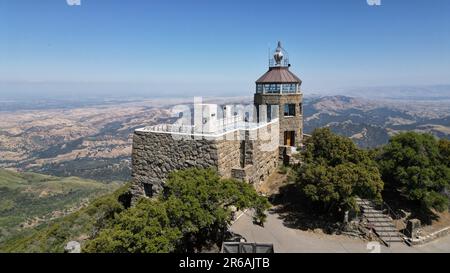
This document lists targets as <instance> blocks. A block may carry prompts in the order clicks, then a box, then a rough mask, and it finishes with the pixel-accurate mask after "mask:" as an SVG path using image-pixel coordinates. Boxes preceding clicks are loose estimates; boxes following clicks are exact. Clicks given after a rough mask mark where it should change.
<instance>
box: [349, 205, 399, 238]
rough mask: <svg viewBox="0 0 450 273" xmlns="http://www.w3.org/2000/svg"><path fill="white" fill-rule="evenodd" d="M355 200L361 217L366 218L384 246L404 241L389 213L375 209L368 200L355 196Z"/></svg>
mask: <svg viewBox="0 0 450 273" xmlns="http://www.w3.org/2000/svg"><path fill="white" fill-rule="evenodd" d="M356 202H357V204H358V206H359V207H360V209H361V212H362V215H363V217H364V218H366V219H367V221H368V223H369V224H370V225H371V227H372V228H373V230H374V232H375V234H376V235H377V236H378V237H379V238H380V239H381V241H383V242H384V243H385V244H386V246H390V245H391V244H392V243H405V240H404V237H403V235H402V234H401V233H400V232H399V231H398V229H397V227H396V226H395V224H394V222H393V220H392V218H391V217H390V216H389V215H387V214H384V213H383V211H381V210H377V209H375V206H374V205H373V203H372V202H371V201H369V200H366V199H360V198H357V199H356Z"/></svg>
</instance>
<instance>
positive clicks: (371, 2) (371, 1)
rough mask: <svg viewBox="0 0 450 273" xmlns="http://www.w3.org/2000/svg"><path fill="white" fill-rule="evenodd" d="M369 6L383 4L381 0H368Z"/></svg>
mask: <svg viewBox="0 0 450 273" xmlns="http://www.w3.org/2000/svg"><path fill="white" fill-rule="evenodd" d="M366 2H367V5H369V6H381V0H366Z"/></svg>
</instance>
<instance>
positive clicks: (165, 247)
mask: <svg viewBox="0 0 450 273" xmlns="http://www.w3.org/2000/svg"><path fill="white" fill-rule="evenodd" d="M180 238H181V232H180V230H179V229H178V228H176V227H171V226H170V220H169V217H168V216H167V212H166V208H165V206H164V203H161V202H159V201H156V200H150V199H140V200H139V202H138V203H137V204H136V206H134V207H132V208H129V209H128V210H126V211H124V212H122V213H120V214H119V215H118V217H117V218H116V219H115V220H114V221H113V223H112V224H111V225H110V227H108V228H105V229H103V230H102V231H101V232H100V234H99V235H98V236H97V237H96V238H95V239H94V240H91V241H88V243H87V244H86V246H85V247H84V249H83V251H85V252H100V253H125V252H127V253H128V252H131V253H167V252H172V251H174V249H175V246H176V243H177V241H178V240H179V239H180Z"/></svg>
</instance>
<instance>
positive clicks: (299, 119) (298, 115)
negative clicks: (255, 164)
mask: <svg viewBox="0 0 450 273" xmlns="http://www.w3.org/2000/svg"><path fill="white" fill-rule="evenodd" d="M254 102H255V105H256V106H257V107H258V105H267V104H270V105H279V109H278V118H279V120H280V135H279V136H280V146H283V145H284V132H285V131H295V132H296V133H295V145H296V146H299V145H300V144H301V143H302V138H303V109H302V108H303V95H302V94H298V93H296V94H255V96H254ZM285 104H295V116H292V117H285V116H284V105H285ZM300 104H302V107H300Z"/></svg>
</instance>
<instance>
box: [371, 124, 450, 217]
mask: <svg viewBox="0 0 450 273" xmlns="http://www.w3.org/2000/svg"><path fill="white" fill-rule="evenodd" d="M449 147H450V145H449V141H448V140H440V141H437V140H436V139H435V138H434V137H433V136H432V135H430V134H418V133H415V132H407V133H401V134H398V135H396V136H394V137H393V138H391V140H390V141H389V143H388V144H387V145H386V146H384V147H383V149H382V151H381V153H380V155H379V157H378V164H379V166H380V170H381V173H382V176H383V180H384V181H385V183H386V186H387V187H388V188H389V189H391V190H393V191H398V192H400V194H402V196H404V197H406V198H407V199H408V200H411V201H414V202H417V203H419V204H420V205H421V206H422V208H424V209H436V210H438V211H444V210H445V209H447V208H448V202H449V200H448V198H447V197H446V196H445V195H444V190H445V188H447V187H448V186H449V183H450V165H449V164H450V163H449V162H450V161H449V159H450V157H449V155H450V148H449Z"/></svg>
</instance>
